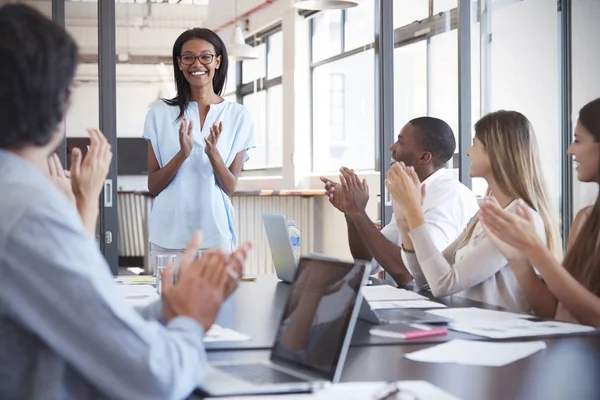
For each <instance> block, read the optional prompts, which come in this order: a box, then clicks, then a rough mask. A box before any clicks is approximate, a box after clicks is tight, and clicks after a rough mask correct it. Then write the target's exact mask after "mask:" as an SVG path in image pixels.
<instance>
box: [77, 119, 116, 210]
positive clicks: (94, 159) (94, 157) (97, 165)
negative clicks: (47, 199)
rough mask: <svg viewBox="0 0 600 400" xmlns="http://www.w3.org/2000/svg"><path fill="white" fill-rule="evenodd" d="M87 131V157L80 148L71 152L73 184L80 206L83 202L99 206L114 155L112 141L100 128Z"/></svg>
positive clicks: (79, 206)
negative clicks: (88, 140)
mask: <svg viewBox="0 0 600 400" xmlns="http://www.w3.org/2000/svg"><path fill="white" fill-rule="evenodd" d="M87 131H88V134H89V135H90V146H89V149H88V152H87V154H86V156H85V159H83V156H82V153H81V150H79V149H78V148H74V149H73V151H72V152H71V186H72V188H73V193H74V195H75V199H76V200H77V206H78V208H81V206H82V203H85V204H86V205H87V204H94V205H95V206H97V203H98V197H99V196H100V192H101V191H102V188H103V187H104V181H105V180H106V176H107V175H108V170H109V168H110V162H111V160H112V156H113V154H112V152H111V146H110V143H108V141H107V140H106V137H104V134H102V132H100V130H98V129H88V130H87ZM82 159H83V160H82Z"/></svg>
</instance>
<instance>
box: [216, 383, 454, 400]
mask: <svg viewBox="0 0 600 400" xmlns="http://www.w3.org/2000/svg"><path fill="white" fill-rule="evenodd" d="M395 384H396V385H398V387H399V388H400V389H401V390H405V391H407V392H410V396H408V397H407V398H417V399H419V400H458V398H457V397H454V396H452V395H451V394H449V393H447V392H445V391H443V390H441V389H439V388H438V387H436V386H434V385H432V384H431V383H429V382H425V381H400V382H396V383H395ZM391 389H393V386H392V384H390V383H388V382H347V383H336V384H335V385H330V386H328V387H326V388H324V389H319V390H316V391H315V392H313V393H310V394H285V395H276V396H273V395H269V396H237V397H222V398H221V399H222V400H257V399H262V400H269V399H283V400H305V399H312V400H341V399H343V400H370V399H374V398H381V397H384V396H385V395H386V394H388V393H389V392H390V391H391ZM407 394H408V393H407ZM375 396H377V397H375ZM397 398H399V399H400V398H404V397H401V396H398V397H397Z"/></svg>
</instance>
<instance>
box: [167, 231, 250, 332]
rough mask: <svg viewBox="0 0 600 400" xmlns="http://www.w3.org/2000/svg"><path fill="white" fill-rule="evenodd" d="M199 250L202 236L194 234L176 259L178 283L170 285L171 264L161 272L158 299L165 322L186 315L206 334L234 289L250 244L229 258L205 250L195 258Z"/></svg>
mask: <svg viewBox="0 0 600 400" xmlns="http://www.w3.org/2000/svg"><path fill="white" fill-rule="evenodd" d="M201 247H202V234H201V233H200V232H196V233H195V234H194V236H193V237H192V239H191V240H190V241H189V242H188V245H187V247H186V249H185V251H184V253H183V255H182V256H181V259H180V260H179V269H178V274H177V277H178V278H177V283H176V284H175V285H173V266H172V265H171V266H169V268H167V269H166V270H165V271H163V272H162V273H161V281H162V284H163V286H162V292H161V296H162V301H163V314H164V316H165V318H166V320H167V321H170V320H172V319H173V318H175V317H178V316H187V317H190V318H193V319H194V320H196V321H197V322H199V323H200V324H201V325H202V327H203V328H204V331H205V332H206V331H208V330H209V329H210V327H211V326H212V324H213V323H214V321H215V319H216V317H217V314H218V312H219V309H220V308H221V305H222V303H223V301H224V300H225V299H227V297H228V296H229V295H231V293H232V292H233V291H234V290H235V288H237V285H238V282H239V279H240V278H241V274H242V269H243V264H244V262H245V260H246V255H247V252H248V250H249V249H250V245H249V244H244V245H242V246H241V247H240V248H238V249H237V250H236V251H235V252H233V253H232V254H231V255H229V256H227V255H225V254H224V253H223V252H221V251H208V252H205V253H203V254H202V255H201V256H200V257H199V258H196V256H197V254H198V249H199V248H201Z"/></svg>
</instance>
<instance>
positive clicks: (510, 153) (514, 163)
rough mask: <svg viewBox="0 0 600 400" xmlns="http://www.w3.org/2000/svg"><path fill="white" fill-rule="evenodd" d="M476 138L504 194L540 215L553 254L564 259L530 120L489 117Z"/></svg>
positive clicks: (500, 114)
mask: <svg viewBox="0 0 600 400" xmlns="http://www.w3.org/2000/svg"><path fill="white" fill-rule="evenodd" d="M475 137H476V138H477V139H478V140H479V141H480V142H481V143H482V144H483V147H484V148H485V149H486V151H487V154H488V156H489V158H490V164H491V167H492V174H493V176H494V180H495V181H496V184H497V185H498V187H499V188H500V190H501V191H502V193H504V194H506V195H508V196H510V197H512V198H514V199H521V200H523V202H525V204H527V205H528V206H529V207H531V208H532V209H533V210H535V211H536V212H537V213H539V214H540V216H541V217H542V221H543V222H544V229H545V232H546V244H547V245H548V248H549V249H550V251H551V252H552V254H554V256H556V257H557V258H558V259H561V257H562V242H561V238H560V233H559V230H558V218H557V217H556V213H555V212H553V211H552V207H550V201H549V196H548V193H546V189H545V187H546V185H545V182H544V178H543V174H542V169H541V166H540V160H539V157H538V145H537V141H536V138H535V134H534V132H533V127H532V126H531V123H530V122H529V120H528V119H527V117H525V116H524V115H523V114H521V113H519V112H516V111H504V110H500V111H496V112H493V113H490V114H488V115H486V116H484V117H483V118H481V119H480V120H479V121H477V123H476V124H475ZM488 194H490V193H488ZM475 226H476V224H475V223H473V224H471V226H470V227H469V228H468V229H467V231H466V233H465V236H464V240H463V241H462V243H463V245H464V244H466V243H467V242H468V241H469V240H470V239H471V236H472V235H473V231H474V230H475Z"/></svg>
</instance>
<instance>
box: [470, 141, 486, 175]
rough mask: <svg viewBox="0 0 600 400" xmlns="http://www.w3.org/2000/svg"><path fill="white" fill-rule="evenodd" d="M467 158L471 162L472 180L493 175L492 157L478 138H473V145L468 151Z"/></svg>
mask: <svg viewBox="0 0 600 400" xmlns="http://www.w3.org/2000/svg"><path fill="white" fill-rule="evenodd" d="M467 157H469V159H470V160H471V168H470V169H469V176H470V177H471V178H485V177H488V176H490V175H491V174H492V165H491V163H490V156H489V155H488V152H487V150H486V149H485V147H484V145H483V143H481V141H480V140H479V139H477V137H475V138H473V144H472V145H471V148H470V149H469V150H467Z"/></svg>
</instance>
